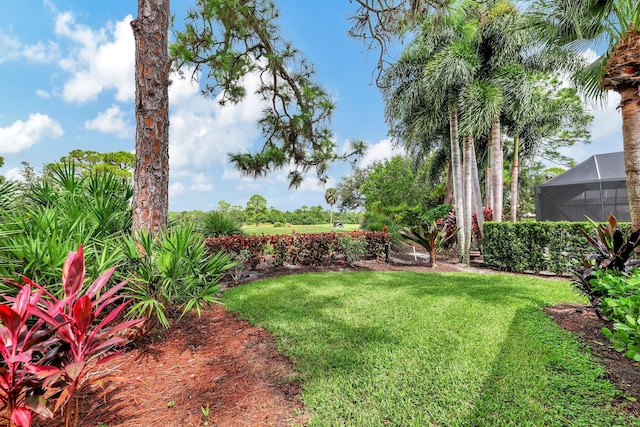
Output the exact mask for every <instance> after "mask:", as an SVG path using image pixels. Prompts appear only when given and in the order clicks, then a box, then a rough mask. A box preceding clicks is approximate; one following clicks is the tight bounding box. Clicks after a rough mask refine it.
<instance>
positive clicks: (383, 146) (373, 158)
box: [358, 139, 405, 168]
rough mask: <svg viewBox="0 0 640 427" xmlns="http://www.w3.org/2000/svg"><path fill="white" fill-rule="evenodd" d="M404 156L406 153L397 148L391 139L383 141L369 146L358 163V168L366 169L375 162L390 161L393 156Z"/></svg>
mask: <svg viewBox="0 0 640 427" xmlns="http://www.w3.org/2000/svg"><path fill="white" fill-rule="evenodd" d="M404 154H405V151H404V150H403V149H402V148H400V147H395V146H394V144H393V142H392V141H391V139H383V140H382V141H380V142H378V143H377V144H373V145H369V146H368V148H367V152H366V153H365V155H364V156H363V157H362V159H361V160H360V162H359V163H358V166H359V167H361V168H365V167H367V166H369V165H370V164H372V163H374V162H378V161H382V160H386V159H390V158H392V157H393V156H400V155H404Z"/></svg>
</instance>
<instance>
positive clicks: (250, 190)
mask: <svg viewBox="0 0 640 427" xmlns="http://www.w3.org/2000/svg"><path fill="white" fill-rule="evenodd" d="M192 4H193V2H192V0H172V2H171V8H172V13H173V14H175V15H176V26H178V27H179V26H180V20H181V17H182V16H183V15H184V13H185V11H186V10H187V8H188V7H190V5H192ZM278 4H279V5H280V9H281V14H280V18H281V20H280V22H279V23H280V26H281V29H282V34H283V36H284V38H285V39H287V40H290V41H292V42H293V44H294V46H295V47H297V48H298V49H299V50H301V51H302V52H303V53H304V55H305V57H306V58H307V59H308V60H309V61H310V62H311V63H313V64H314V67H315V69H316V71H317V80H318V81H319V82H320V83H321V84H322V85H323V86H324V87H325V88H326V89H327V90H328V91H329V92H330V93H331V94H332V95H333V97H334V99H335V101H336V102H337V108H336V110H335V112H334V116H333V121H332V124H333V126H332V127H333V130H334V132H335V136H336V139H337V143H338V145H339V146H342V145H346V144H347V143H348V141H349V140H351V139H354V138H357V139H362V140H364V141H366V142H367V143H368V145H369V147H370V148H369V151H368V153H367V155H366V156H365V158H364V159H363V160H362V161H361V164H366V163H369V162H371V161H374V160H380V159H383V158H386V157H389V156H390V155H392V154H393V151H392V145H391V143H390V142H389V140H388V139H387V129H386V126H385V123H384V116H383V109H384V105H383V103H382V100H381V97H380V94H379V92H378V90H377V89H376V87H375V86H374V85H372V84H371V78H372V70H373V67H374V66H375V63H376V60H377V56H376V55H375V54H374V53H367V52H366V51H365V49H364V47H363V46H362V45H361V44H360V42H359V41H357V40H353V39H350V38H348V37H347V35H346V32H347V29H348V28H349V22H348V20H347V18H348V16H349V14H350V12H351V11H352V9H353V8H354V6H353V4H351V3H350V2H349V1H348V0H324V1H311V0H280V1H279V2H278ZM136 7H137V2H135V1H126V2H125V1H81V0H44V1H40V0H30V1H23V2H10V3H8V4H5V5H4V9H3V13H2V14H1V15H0V99H1V100H2V101H1V103H0V156H3V157H4V158H5V166H4V167H3V168H2V169H0V174H2V175H4V176H7V177H14V176H17V175H18V171H19V170H20V169H21V165H20V163H21V162H22V161H27V162H29V163H30V164H31V165H32V166H33V167H35V168H36V170H40V169H41V167H42V165H43V164H45V163H49V162H52V161H57V160H58V159H59V158H60V157H62V156H64V155H66V154H67V153H69V151H71V150H73V149H82V150H95V151H100V152H109V151H118V150H125V151H133V149H134V137H135V122H134V114H133V96H134V86H133V64H134V47H133V35H132V32H131V28H130V26H129V22H130V20H131V19H132V18H134V17H135V15H136V13H137V9H136ZM249 83H251V82H250V81H249ZM170 104H171V109H170V121H171V127H170V199H169V204H170V206H169V208H170V210H172V211H182V210H192V209H199V210H204V211H207V210H211V209H215V208H216V207H217V205H218V201H220V200H225V201H227V202H229V203H231V204H234V205H242V206H244V205H245V204H246V202H247V201H248V199H249V197H251V195H253V194H261V195H263V196H264V197H265V198H266V199H267V202H268V205H269V206H274V207H276V208H278V209H282V210H294V209H296V208H298V207H300V206H302V205H306V206H315V205H322V206H326V204H325V202H324V192H325V189H326V188H327V187H329V186H334V185H335V184H336V183H337V182H338V181H339V180H340V178H341V177H342V176H343V175H345V174H347V173H348V172H349V170H350V168H349V166H348V165H336V166H334V167H333V168H332V169H331V171H330V176H331V180H330V182H329V183H328V184H327V185H322V184H320V183H318V182H317V180H316V179H315V178H314V177H313V176H309V177H308V178H307V179H306V180H305V182H304V183H303V184H302V186H301V188H299V189H298V190H289V189H288V188H287V187H288V182H287V179H286V174H287V172H286V171H283V172H281V173H280V172H276V173H274V174H271V175H269V176H268V177H266V178H262V179H259V180H253V179H250V178H245V177H241V176H240V175H239V173H238V172H237V171H235V170H234V169H233V167H232V166H231V165H230V164H229V163H228V161H227V156H226V154H227V153H228V152H236V151H241V150H247V149H251V148H252V147H257V146H259V144H260V143H261V140H260V132H259V129H258V128H257V126H256V124H255V123H256V120H257V118H258V117H259V115H260V111H261V107H260V104H259V102H258V101H257V99H256V98H254V97H252V96H248V97H247V98H246V99H245V101H243V102H242V103H240V104H238V105H235V106H230V107H225V108H221V107H219V106H218V104H217V102H216V100H215V99H210V98H203V97H202V96H201V95H200V93H199V91H198V88H197V87H196V86H195V85H193V84H192V83H190V82H189V81H184V80H179V79H178V78H177V77H174V79H173V84H172V86H171V88H170ZM616 104H617V100H616V99H615V98H614V97H613V96H611V97H610V100H609V105H608V106H607V107H606V108H604V109H600V110H598V111H596V112H595V114H596V118H595V120H594V124H593V127H592V143H591V144H590V145H588V146H587V145H581V146H578V147H573V148H572V149H571V150H570V151H567V152H565V153H564V154H567V155H569V156H571V157H572V158H574V159H575V160H576V161H578V162H580V161H582V160H585V159H586V158H587V157H589V156H590V155H592V154H595V153H604V152H610V151H619V150H622V137H621V119H620V115H619V113H617V112H616V111H615V105H616Z"/></svg>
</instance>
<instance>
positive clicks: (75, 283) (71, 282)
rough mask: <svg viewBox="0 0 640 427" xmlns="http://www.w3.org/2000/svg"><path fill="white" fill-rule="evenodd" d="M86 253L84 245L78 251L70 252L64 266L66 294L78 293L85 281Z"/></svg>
mask: <svg viewBox="0 0 640 427" xmlns="http://www.w3.org/2000/svg"><path fill="white" fill-rule="evenodd" d="M84 274H85V269H84V254H83V251H82V245H80V246H78V250H77V251H76V252H69V255H68V256H67V260H66V261H65V262H64V266H63V267H62V284H63V285H64V293H65V295H67V296H69V295H77V294H78V292H79V291H80V289H81V288H82V284H83V283H84Z"/></svg>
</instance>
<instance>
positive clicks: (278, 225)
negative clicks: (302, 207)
mask: <svg viewBox="0 0 640 427" xmlns="http://www.w3.org/2000/svg"><path fill="white" fill-rule="evenodd" d="M273 227H274V228H278V227H284V223H282V222H280V221H276V222H274V223H273Z"/></svg>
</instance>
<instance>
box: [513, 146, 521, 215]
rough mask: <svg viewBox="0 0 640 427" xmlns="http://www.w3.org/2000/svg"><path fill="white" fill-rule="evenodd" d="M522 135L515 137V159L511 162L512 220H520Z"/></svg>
mask: <svg viewBox="0 0 640 427" xmlns="http://www.w3.org/2000/svg"><path fill="white" fill-rule="evenodd" d="M519 157H520V137H518V136H516V137H515V138H513V161H512V162H511V222H516V221H518V199H519V197H520V193H519V185H518V179H519V178H520V159H519Z"/></svg>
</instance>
